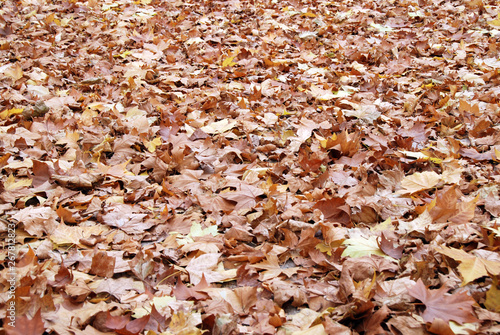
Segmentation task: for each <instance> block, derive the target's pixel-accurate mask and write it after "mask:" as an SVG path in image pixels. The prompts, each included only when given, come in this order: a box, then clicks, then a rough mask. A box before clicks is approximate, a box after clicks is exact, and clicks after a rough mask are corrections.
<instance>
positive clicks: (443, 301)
mask: <svg viewBox="0 0 500 335" xmlns="http://www.w3.org/2000/svg"><path fill="white" fill-rule="evenodd" d="M447 291H448V288H447V287H446V286H443V287H441V288H440V289H437V290H429V289H428V288H427V287H425V285H424V283H423V282H422V279H419V280H418V281H417V283H416V284H415V286H413V287H412V288H410V289H409V290H408V293H409V294H410V295H411V296H412V297H414V298H416V299H418V300H420V301H421V302H422V303H423V304H424V305H425V310H424V312H423V313H422V318H423V319H424V321H425V322H432V321H434V319H442V320H444V321H455V322H458V323H460V324H463V323H465V322H475V321H477V319H476V317H475V316H474V314H473V312H472V305H474V304H475V303H476V301H475V300H474V299H473V298H472V297H471V296H469V295H468V294H467V293H465V292H459V293H454V294H446V292H447Z"/></svg>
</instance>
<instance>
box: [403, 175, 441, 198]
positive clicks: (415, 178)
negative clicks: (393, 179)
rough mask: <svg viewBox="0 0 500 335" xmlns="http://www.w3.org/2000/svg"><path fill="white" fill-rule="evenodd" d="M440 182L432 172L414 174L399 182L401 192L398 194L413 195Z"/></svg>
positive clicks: (438, 176)
mask: <svg viewBox="0 0 500 335" xmlns="http://www.w3.org/2000/svg"><path fill="white" fill-rule="evenodd" d="M440 180H441V176H440V175H438V174H437V173H436V172H434V171H425V172H416V173H414V174H412V175H410V176H406V177H404V178H403V180H402V181H401V187H402V188H403V189H402V190H399V191H398V192H396V193H398V194H407V193H415V192H419V191H423V190H428V189H430V188H433V187H434V186H436V185H437V184H438V182H439V181H440Z"/></svg>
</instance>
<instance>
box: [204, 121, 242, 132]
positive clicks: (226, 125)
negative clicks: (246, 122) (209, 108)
mask: <svg viewBox="0 0 500 335" xmlns="http://www.w3.org/2000/svg"><path fill="white" fill-rule="evenodd" d="M235 126H236V121H231V122H229V120H228V119H223V120H221V121H216V122H212V123H210V124H208V125H206V126H204V127H201V128H200V129H201V130H203V131H204V132H205V133H207V134H222V133H225V132H226V131H228V130H230V129H233V128H234V127H235Z"/></svg>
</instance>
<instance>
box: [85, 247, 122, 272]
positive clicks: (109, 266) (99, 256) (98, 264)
mask: <svg viewBox="0 0 500 335" xmlns="http://www.w3.org/2000/svg"><path fill="white" fill-rule="evenodd" d="M115 262H116V259H115V257H112V256H108V254H107V253H106V252H105V251H99V252H98V253H96V254H95V255H94V257H92V266H91V268H90V273H92V274H95V275H97V276H101V277H108V278H111V277H113V274H114V273H115Z"/></svg>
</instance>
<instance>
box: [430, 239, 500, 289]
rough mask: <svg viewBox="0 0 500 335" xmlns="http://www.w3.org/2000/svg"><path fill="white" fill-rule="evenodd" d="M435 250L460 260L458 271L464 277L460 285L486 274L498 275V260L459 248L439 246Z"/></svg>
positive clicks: (499, 264) (499, 271) (499, 267)
mask: <svg viewBox="0 0 500 335" xmlns="http://www.w3.org/2000/svg"><path fill="white" fill-rule="evenodd" d="M436 251H437V252H439V253H441V254H443V255H446V256H448V257H451V258H453V259H454V260H456V261H459V262H460V265H459V266H458V271H459V272H460V274H461V275H462V277H463V279H464V281H463V283H462V285H466V284H467V283H469V282H471V281H473V280H476V279H478V278H481V277H484V276H488V274H491V275H495V276H498V275H500V262H495V261H491V260H487V259H484V258H480V257H476V256H473V255H470V254H468V253H466V252H465V251H463V250H460V249H454V248H448V247H440V248H436Z"/></svg>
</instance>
